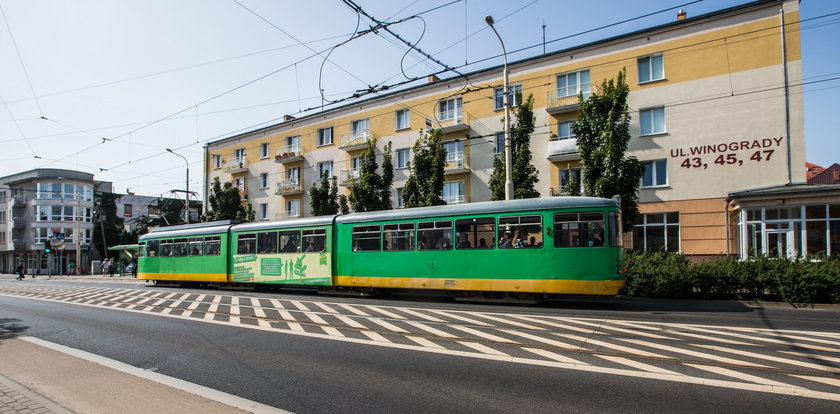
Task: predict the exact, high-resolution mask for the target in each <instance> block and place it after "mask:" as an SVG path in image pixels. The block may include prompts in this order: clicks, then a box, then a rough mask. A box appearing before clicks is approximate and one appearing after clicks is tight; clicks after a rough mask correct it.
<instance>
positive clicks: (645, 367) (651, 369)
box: [595, 355, 683, 375]
mask: <svg viewBox="0 0 840 414" xmlns="http://www.w3.org/2000/svg"><path fill="white" fill-rule="evenodd" d="M595 356H596V357H598V358H601V359H606V360H607V361H612V362H615V363H616V364H621V365H626V366H628V367H632V368H636V369H638V370H640V371H645V372H655V373H658V374H669V375H683V374H680V373H678V372H675V371H671V370H667V369H665V368H659V367H656V366H653V365H649V364H645V363H642V362H639V361H634V360H632V359H629V358H624V357H620V356H613V355H595Z"/></svg>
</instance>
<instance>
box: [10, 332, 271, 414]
mask: <svg viewBox="0 0 840 414" xmlns="http://www.w3.org/2000/svg"><path fill="white" fill-rule="evenodd" d="M21 339H22V340H24V341H27V342H30V343H33V344H36V345H40V346H43V347H45V348H49V349H52V350H54V351H58V352H61V353H63V354H66V355H71V356H73V357H76V358H80V359H83V360H86V361H90V362H94V363H97V364H100V365H103V366H106V367H108V368H111V369H114V370H116V371H119V372H122V373H125V374H129V375H134V376H136V377H140V378H144V379H147V380H149V381H153V382H156V383H158V384H163V385H165V386H168V387H171V388H175V389H177V390H181V391H184V392H188V393H190V394H193V395H197V396H199V397H202V398H206V399H208V400H212V401H216V402H218V403H221V404H225V405H227V406H230V407H234V408H238V409H241V410H243V411H247V412H252V413H288V411H284V410H281V409H279V408H274V407H270V406H268V405H265V404H261V403H258V402H256V401H251V400H247V399H245V398H242V397H237V396H235V395H232V394H228V393H225V392H222V391H219V390H214V389H212V388H209V387H204V386H201V385H198V384H194V383H191V382H188V381H184V380H182V379H178V378H175V377H170V376H168V375H163V374H159V373H157V372H153V371H148V370H144V369H142V368H138V367H134V366H131V365H129V364H126V363H124V362H120V361H117V360H114V359H110V358H105V357H103V356H100V355H96V354H92V353H90V352H85V351H82V350H79V349H75V348H70V347H67V346H64V345H59V344H56V343H53V342H48V341H44V340H43V339H38V338H33V337H23V338H21Z"/></svg>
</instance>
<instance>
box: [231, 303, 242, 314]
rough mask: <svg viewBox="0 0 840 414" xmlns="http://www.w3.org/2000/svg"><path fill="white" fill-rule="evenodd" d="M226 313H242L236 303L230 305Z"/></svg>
mask: <svg viewBox="0 0 840 414" xmlns="http://www.w3.org/2000/svg"><path fill="white" fill-rule="evenodd" d="M228 313H230V314H231V315H242V312H241V311H240V310H239V306H238V305H230V311H229V312H228Z"/></svg>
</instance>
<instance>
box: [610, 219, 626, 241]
mask: <svg viewBox="0 0 840 414" xmlns="http://www.w3.org/2000/svg"><path fill="white" fill-rule="evenodd" d="M609 230H610V246H614V247H621V246H623V245H624V240H622V239H621V214H619V213H616V212H615V211H610V229H609Z"/></svg>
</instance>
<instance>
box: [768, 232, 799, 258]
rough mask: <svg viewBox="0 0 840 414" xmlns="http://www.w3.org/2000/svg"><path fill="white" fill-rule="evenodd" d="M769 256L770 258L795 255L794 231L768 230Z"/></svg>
mask: <svg viewBox="0 0 840 414" xmlns="http://www.w3.org/2000/svg"><path fill="white" fill-rule="evenodd" d="M765 246H766V249H767V252H766V253H767V256H769V257H778V258H783V257H790V258H793V257H794V255H795V249H794V246H793V231H792V230H767V243H766V244H765Z"/></svg>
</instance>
